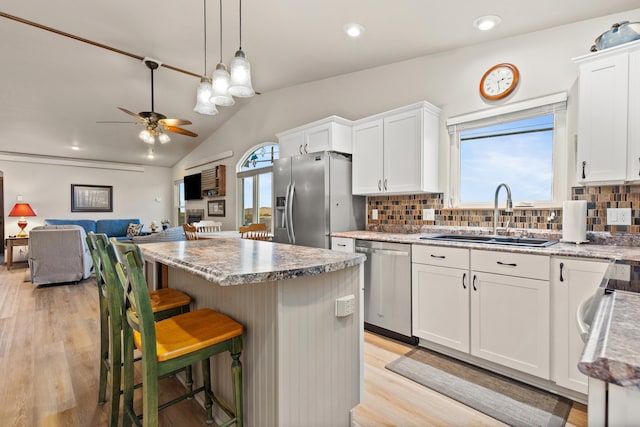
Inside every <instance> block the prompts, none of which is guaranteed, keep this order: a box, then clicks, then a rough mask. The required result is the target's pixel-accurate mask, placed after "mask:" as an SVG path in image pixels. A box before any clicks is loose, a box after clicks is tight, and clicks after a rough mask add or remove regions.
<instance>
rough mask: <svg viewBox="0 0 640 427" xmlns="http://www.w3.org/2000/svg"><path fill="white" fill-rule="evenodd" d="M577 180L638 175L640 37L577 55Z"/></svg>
mask: <svg viewBox="0 0 640 427" xmlns="http://www.w3.org/2000/svg"><path fill="white" fill-rule="evenodd" d="M574 61H575V62H576V63H577V64H578V65H579V67H580V91H579V92H580V100H579V107H578V108H579V111H578V157H577V163H578V164H577V172H578V182H580V183H583V184H591V183H621V182H624V181H639V180H640V124H639V123H638V120H637V117H640V116H639V114H640V42H633V43H628V44H625V45H621V46H618V47H614V48H610V49H606V50H603V51H600V52H596V53H592V54H589V55H585V56H582V57H580V58H575V59H574Z"/></svg>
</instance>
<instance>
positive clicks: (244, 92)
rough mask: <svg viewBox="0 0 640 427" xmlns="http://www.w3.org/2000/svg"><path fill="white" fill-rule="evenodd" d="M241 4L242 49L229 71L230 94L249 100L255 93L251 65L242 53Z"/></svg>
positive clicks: (237, 52) (238, 51) (240, 0)
mask: <svg viewBox="0 0 640 427" xmlns="http://www.w3.org/2000/svg"><path fill="white" fill-rule="evenodd" d="M239 3H240V47H239V48H238V50H237V51H236V54H235V56H234V57H233V60H231V64H230V65H229V69H230V71H231V80H230V82H229V93H230V94H231V95H233V96H237V97H239V98H249V97H251V96H253V95H255V91H254V90H253V87H252V86H251V64H249V60H248V59H247V56H246V55H245V54H244V52H243V51H242V0H239Z"/></svg>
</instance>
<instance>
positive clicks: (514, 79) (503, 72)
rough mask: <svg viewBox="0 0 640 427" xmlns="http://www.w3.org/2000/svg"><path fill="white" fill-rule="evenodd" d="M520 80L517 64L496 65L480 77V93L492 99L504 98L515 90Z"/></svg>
mask: <svg viewBox="0 0 640 427" xmlns="http://www.w3.org/2000/svg"><path fill="white" fill-rule="evenodd" d="M519 80H520V72H519V71H518V68H516V66H515V65H513V64H506V63H505V64H498V65H494V66H493V67H491V68H489V69H488V70H487V72H486V73H484V76H482V79H480V95H482V97H483V98H485V99H489V100H492V101H494V100H497V99H502V98H504V97H506V96H508V95H509V94H510V93H511V92H513V90H514V89H515V88H516V86H518V81H519Z"/></svg>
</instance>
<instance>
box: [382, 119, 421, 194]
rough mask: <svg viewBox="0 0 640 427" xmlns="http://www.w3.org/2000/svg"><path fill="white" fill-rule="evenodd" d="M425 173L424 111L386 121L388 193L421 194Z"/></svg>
mask: <svg viewBox="0 0 640 427" xmlns="http://www.w3.org/2000/svg"><path fill="white" fill-rule="evenodd" d="M421 169H422V110H421V109H420V110H414V111H408V112H405V113H400V114H396V115H392V116H388V117H385V118H384V181H383V188H384V191H386V192H393V193H406V192H412V191H420V190H421V181H422V180H421V176H422V175H421V173H422V170H421Z"/></svg>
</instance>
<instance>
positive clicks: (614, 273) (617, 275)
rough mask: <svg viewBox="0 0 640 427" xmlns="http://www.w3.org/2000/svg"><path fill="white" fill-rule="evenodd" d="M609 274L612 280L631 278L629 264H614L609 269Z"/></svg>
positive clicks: (626, 280)
mask: <svg viewBox="0 0 640 427" xmlns="http://www.w3.org/2000/svg"><path fill="white" fill-rule="evenodd" d="M610 273H611V276H609V278H610V279H613V280H623V281H625V282H628V281H629V280H631V266H630V265H625V264H614V265H613V267H611V270H610Z"/></svg>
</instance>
